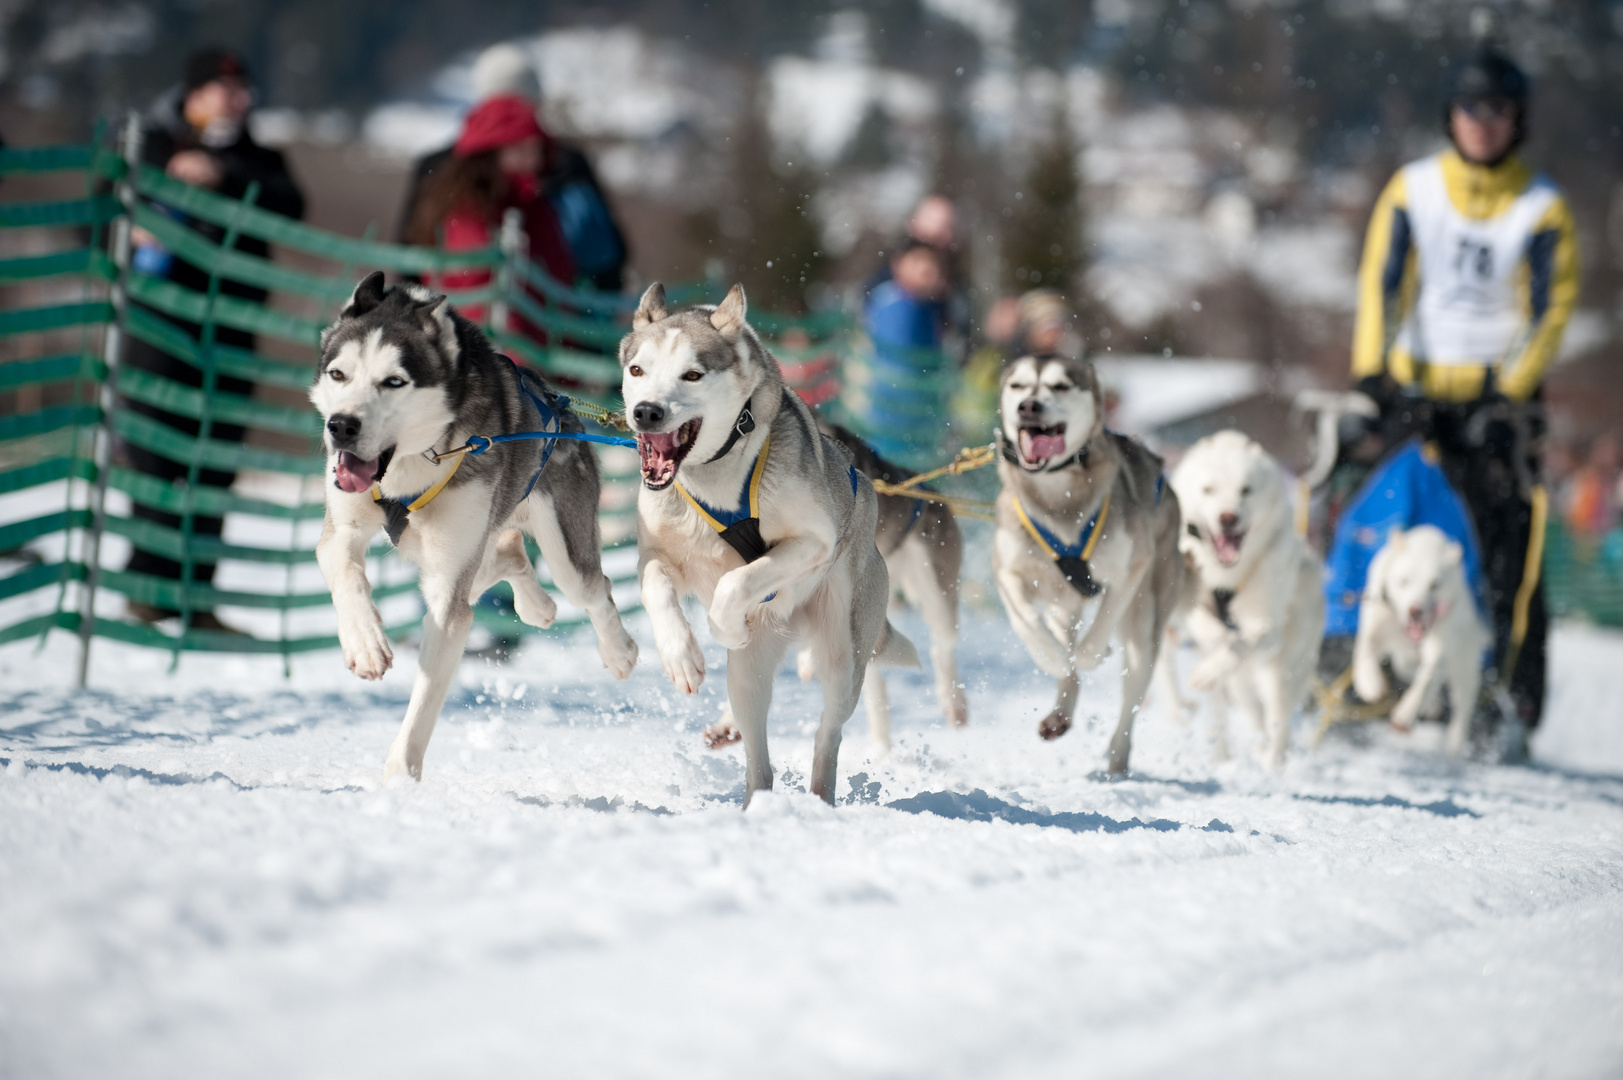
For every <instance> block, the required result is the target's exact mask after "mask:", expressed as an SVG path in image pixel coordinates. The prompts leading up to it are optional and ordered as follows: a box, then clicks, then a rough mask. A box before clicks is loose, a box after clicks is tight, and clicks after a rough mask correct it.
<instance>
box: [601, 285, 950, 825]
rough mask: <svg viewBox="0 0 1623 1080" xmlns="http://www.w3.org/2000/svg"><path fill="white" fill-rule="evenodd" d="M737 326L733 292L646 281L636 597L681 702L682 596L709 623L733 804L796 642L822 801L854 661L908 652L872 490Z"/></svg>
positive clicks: (690, 653) (856, 690) (697, 673)
mask: <svg viewBox="0 0 1623 1080" xmlns="http://www.w3.org/2000/svg"><path fill="white" fill-rule="evenodd" d="M744 316H745V303H744V290H743V288H742V287H741V286H737V285H735V286H733V289H732V291H731V292H729V293H728V294H727V297H726V299H724V300H723V301H722V302H721V303H720V304H719V305H717V306H715V307H710V306H703V307H694V308H687V309H684V310H681V311H676V312H672V311H671V310H669V309H668V308H667V307H666V305H665V290H664V288H663V287H662V286H660V285H658V284H657V283H656V284H654V285H652V286H650V287H649V289H648V291H647V292H646V293H644V294H643V297H642V301H641V302H640V303H639V304H638V305H637V311H636V314H635V315H634V316H633V318H632V323H631V326H632V329H631V333H629V334H627V335H626V336H625V338H624V340H622V341H621V342H620V368H621V384H620V387H621V394H622V396H623V397H624V398H625V402H626V411H627V413H628V415H629V417H630V420H631V429H632V431H633V432H635V434H636V436H637V447H638V450H639V452H640V453H641V456H642V480H643V487H642V491H641V492H640V493H639V496H638V499H637V555H638V560H639V563H640V566H641V578H642V601H643V605H644V606H645V607H646V608H647V609H648V616H649V619H650V620H651V622H652V623H653V630H654V642H655V644H656V645H657V646H658V648H659V658H660V662H661V663H662V664H663V665H664V668H665V673H666V674H667V675H669V676H670V678H671V681H672V682H674V683H675V684H676V686H677V688H678V689H680V690H682V691H684V692H685V693H693V692H694V691H696V690H697V689H698V688H699V685H700V683H701V682H703V681H704V675H705V667H704V655H703V654H702V653H701V652H700V651H699V644H698V642H697V641H696V640H694V637H693V629H692V627H690V626H689V625H688V622H687V619H686V617H685V616H684V615H683V614H682V608H681V598H682V596H683V595H684V594H695V595H697V596H698V598H699V601H700V603H702V604H703V605H704V608H705V610H706V611H707V612H708V613H709V616H710V632H711V635H712V636H713V637H714V638H715V639H716V641H718V642H719V643H720V644H721V645H723V646H724V647H725V648H726V649H727V650H728V653H727V698H728V704H729V706H730V708H731V714H732V718H733V719H732V722H731V724H729V725H727V726H726V727H725V729H720V730H718V729H717V728H713V729H712V730H711V731H710V732H708V733H707V735H708V736H709V737H710V739H711V740H712V741H713V742H714V741H730V740H731V739H733V738H742V740H743V743H744V755H745V761H746V766H745V798H746V800H747V799H748V798H749V796H751V795H753V794H754V793H755V792H756V791H758V790H760V789H762V788H770V787H771V786H772V765H771V762H770V760H769V759H768V756H767V745H766V717H767V709H768V707H769V706H770V705H771V702H772V679H773V676H774V675H775V674H776V672H777V669H778V664H779V662H780V661H781V660H782V659H783V655H784V652H785V650H786V649H787V648H788V646H789V643H790V642H791V641H792V640H793V639H795V638H802V639H804V640H805V641H806V642H807V643H808V644H809V646H810V648H811V652H812V656H813V663H814V665H815V667H816V670H817V674H818V676H819V677H820V678H821V680H822V684H823V713H822V718H821V721H820V722H819V724H818V727H817V737H816V743H815V747H814V751H813V759H812V770H811V789H812V791H813V792H814V793H815V794H817V795H820V796H821V797H823V798H824V799H827V800H828V801H830V802H832V801H833V800H834V780H835V771H836V765H837V759H838V755H839V748H840V729H841V727H842V726H843V725H844V724H845V721H846V720H847V719H848V718H849V717H850V715H851V711H852V710H853V709H854V708H855V707H856V703H857V698H858V697H859V696H860V694H861V692H862V682H863V677H864V675H865V674H866V672H867V669H868V661H869V659H870V658H874V659H877V660H879V661H881V662H885V663H892V662H895V663H917V662H918V656H917V654H916V653H914V652H913V647H912V645H911V644H910V643H909V642H908V641H907V639H906V638H904V637H902V636H901V635H900V634H898V633H896V632H895V631H894V630H892V629H891V627H890V623H889V621H888V620H887V619H886V618H885V607H886V604H887V602H888V599H889V593H890V578H889V575H888V574H887V573H886V570H885V561H884V559H883V558H881V557H880V554H879V549H878V547H876V546H875V544H874V530H875V525H876V522H877V519H878V502H877V499H876V497H875V495H874V490H873V486H872V485H871V484H869V482H868V480H867V478H866V477H864V476H863V475H862V474H861V473H859V472H858V471H857V470H856V469H855V468H854V467H853V466H852V464H851V459H850V457H849V456H848V455H847V454H846V453H845V451H844V450H842V449H841V448H840V447H839V446H838V445H837V444H835V443H834V442H832V441H831V440H829V439H828V438H826V437H824V436H823V435H822V434H820V433H819V432H818V430H817V421H816V418H815V417H814V416H813V415H812V412H811V410H810V409H809V408H807V406H806V403H805V402H803V401H801V400H800V398H799V397H797V396H796V395H795V394H794V393H793V392H792V391H790V390H789V389H787V388H786V387H785V386H784V384H783V376H782V373H781V372H780V371H779V370H778V365H777V362H776V361H775V360H773V359H772V357H771V356H770V355H768V354H767V351H766V349H765V348H763V347H762V345H761V342H760V339H759V338H757V337H756V336H755V331H753V330H752V329H750V327H749V326H748V324H747V323H746V322H745V318H744ZM876 654H877V655H876ZM733 725H736V726H733ZM720 727H721V726H719V725H718V728H720Z"/></svg>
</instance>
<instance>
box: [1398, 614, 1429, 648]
mask: <svg viewBox="0 0 1623 1080" xmlns="http://www.w3.org/2000/svg"><path fill="white" fill-rule="evenodd" d="M1430 629H1431V613H1430V612H1429V611H1411V612H1409V618H1408V620H1407V621H1405V622H1404V624H1403V632H1404V633H1405V634H1406V635H1408V638H1409V640H1410V641H1414V642H1419V641H1420V640H1421V639H1422V638H1424V637H1425V636H1426V631H1427V630H1430Z"/></svg>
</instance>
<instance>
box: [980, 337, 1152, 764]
mask: <svg viewBox="0 0 1623 1080" xmlns="http://www.w3.org/2000/svg"><path fill="white" fill-rule="evenodd" d="M999 407H1000V410H1001V423H1000V426H999V429H998V443H999V453H1000V457H1001V460H1000V461H999V462H998V479H999V480H1000V481H1001V482H1002V491H1001V492H1000V493H999V494H998V499H997V526H996V531H995V534H994V540H993V548H992V566H993V570H994V572H995V575H996V580H997V588H998V593H999V595H1001V596H1002V597H1003V606H1004V607H1005V608H1006V609H1007V610H1008V613H1009V619H1010V621H1011V622H1012V623H1013V624H1014V630H1015V633H1017V634H1018V635H1019V636H1020V639H1021V640H1022V641H1023V642H1025V645H1026V648H1027V649H1028V650H1029V651H1030V652H1031V657H1032V659H1033V660H1035V661H1036V663H1037V666H1038V667H1040V668H1041V669H1042V670H1043V671H1045V672H1047V673H1048V674H1049V675H1052V676H1053V677H1054V678H1055V680H1056V681H1057V682H1058V684H1059V686H1058V695H1057V698H1056V700H1055V702H1054V708H1053V711H1051V712H1050V713H1049V714H1048V715H1047V716H1045V717H1044V718H1043V720H1042V722H1041V723H1040V724H1039V725H1038V728H1037V733H1038V734H1039V735H1041V736H1042V737H1043V738H1045V739H1057V738H1059V737H1060V736H1061V735H1063V734H1065V733H1066V732H1067V731H1069V730H1070V728H1071V720H1072V715H1073V714H1074V713H1075V711H1076V699H1077V693H1078V691H1079V689H1080V685H1081V683H1080V678H1079V672H1082V671H1091V670H1092V669H1093V668H1095V667H1097V666H1098V665H1099V663H1100V661H1101V660H1103V659H1104V656H1105V653H1106V650H1107V648H1108V647H1109V645H1110V640H1111V638H1112V637H1115V638H1118V639H1119V640H1120V641H1121V644H1122V646H1123V652H1124V656H1125V663H1124V670H1123V677H1122V697H1121V716H1120V719H1119V720H1118V722H1117V724H1116V730H1115V733H1114V734H1113V735H1112V736H1111V738H1110V758H1109V764H1110V771H1111V772H1112V773H1124V772H1126V771H1127V762H1128V755H1129V753H1130V751H1131V749H1132V739H1133V718H1134V716H1135V715H1136V714H1137V712H1138V707H1139V704H1140V703H1141V702H1142V701H1143V699H1144V691H1145V690H1146V689H1147V687H1148V686H1149V682H1150V677H1151V673H1152V672H1153V670H1154V668H1155V659H1156V654H1157V651H1158V649H1159V647H1160V643H1161V635H1162V632H1163V630H1164V629H1165V627H1166V621H1167V617H1168V616H1169V615H1170V613H1171V612H1172V609H1173V606H1174V604H1175V603H1176V601H1177V597H1178V593H1179V590H1180V587H1181V585H1182V581H1183V575H1184V570H1183V562H1182V559H1181V557H1180V555H1179V552H1178V497H1177V495H1176V494H1174V493H1173V491H1172V490H1171V489H1170V488H1167V487H1165V485H1164V484H1163V482H1162V477H1161V459H1160V458H1158V457H1156V456H1155V455H1154V454H1152V453H1150V452H1149V451H1148V450H1146V449H1145V448H1144V447H1143V446H1142V445H1140V444H1139V443H1137V442H1134V441H1133V440H1131V439H1128V438H1126V437H1124V436H1122V435H1117V434H1115V433H1114V432H1109V431H1106V430H1105V427H1104V409H1103V406H1102V395H1101V393H1100V389H1099V382H1098V379H1097V378H1096V377H1095V375H1094V371H1093V365H1092V364H1090V363H1088V362H1087V361H1085V360H1069V359H1064V358H1060V357H1035V356H1025V357H1021V358H1020V359H1018V360H1015V361H1014V362H1013V363H1011V364H1010V365H1009V367H1008V369H1007V370H1006V371H1005V372H1004V373H1003V382H1002V388H1001V391H1000V401H999ZM1090 608H1091V609H1092V619H1091V620H1087V619H1086V618H1085V616H1086V615H1087V612H1088V609H1090Z"/></svg>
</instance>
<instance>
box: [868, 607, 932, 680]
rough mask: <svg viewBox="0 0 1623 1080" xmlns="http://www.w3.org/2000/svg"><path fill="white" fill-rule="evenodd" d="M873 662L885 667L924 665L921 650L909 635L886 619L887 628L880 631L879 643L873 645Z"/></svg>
mask: <svg viewBox="0 0 1623 1080" xmlns="http://www.w3.org/2000/svg"><path fill="white" fill-rule="evenodd" d="M873 662H874V663H876V664H880V665H883V666H884V667H911V668H916V667H923V666H924V665H923V664H922V663H921V662H920V661H919V651H918V650H917V649H915V648H914V647H913V643H912V642H911V641H909V640H907V637H906V636H905V635H904V634H902V633H901V632H900V631H899V630H897V629H896V628H895V627H894V626H892V625H890V620H889V619H886V620H885V628H884V629H883V630H881V631H879V643H878V644H877V645H875V646H874V647H873Z"/></svg>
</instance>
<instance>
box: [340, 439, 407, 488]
mask: <svg viewBox="0 0 1623 1080" xmlns="http://www.w3.org/2000/svg"><path fill="white" fill-rule="evenodd" d="M393 457H394V447H392V446H391V447H389V449H387V450H385V451H384V452H383V453H381V454H379V455H378V456H377V457H375V458H373V459H372V460H371V461H365V460H363V459H362V458H361V457H360V455H358V454H352V453H350V452H349V451H348V450H340V451H338V464H337V465H335V466H334V467H333V482H334V483H336V484H337V485H338V490H340V491H347V492H349V493H350V494H351V495H358V494H360V493H361V492H363V491H365V490H367V489H368V488H370V487H371V486H372V485H373V484H375V483H377V482H378V481H379V480H382V479H383V474H384V473H385V472H387V471H388V469H389V460H390V459H391V458H393Z"/></svg>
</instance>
